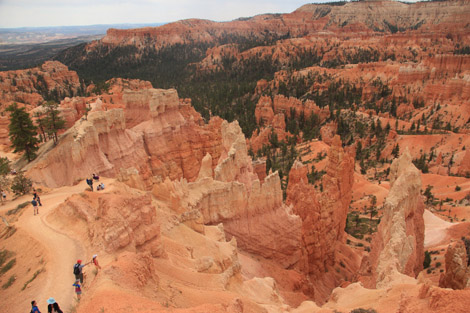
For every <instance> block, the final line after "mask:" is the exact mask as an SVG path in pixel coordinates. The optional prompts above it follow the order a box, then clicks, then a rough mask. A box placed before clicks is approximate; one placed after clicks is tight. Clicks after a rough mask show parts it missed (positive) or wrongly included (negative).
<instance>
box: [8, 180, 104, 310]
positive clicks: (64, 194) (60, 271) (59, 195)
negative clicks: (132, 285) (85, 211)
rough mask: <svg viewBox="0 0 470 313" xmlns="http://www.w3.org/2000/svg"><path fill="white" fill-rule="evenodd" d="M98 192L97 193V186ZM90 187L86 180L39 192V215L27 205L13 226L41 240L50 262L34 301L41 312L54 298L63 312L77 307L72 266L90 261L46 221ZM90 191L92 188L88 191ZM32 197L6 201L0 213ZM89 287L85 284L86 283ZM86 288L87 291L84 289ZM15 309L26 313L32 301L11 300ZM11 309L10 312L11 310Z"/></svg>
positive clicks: (76, 244)
mask: <svg viewBox="0 0 470 313" xmlns="http://www.w3.org/2000/svg"><path fill="white" fill-rule="evenodd" d="M112 181H113V179H101V180H100V182H104V184H105V185H106V186H109V185H110V183H112ZM94 187H95V192H96V185H95V186H94ZM87 188H88V186H87V185H86V183H85V181H83V182H80V183H79V184H77V185H75V186H66V187H61V188H56V189H52V190H51V191H50V192H48V193H44V194H43V193H39V196H40V197H41V203H42V206H39V215H36V216H35V215H34V214H33V207H32V206H31V205H28V206H27V207H26V208H25V209H24V212H23V213H22V215H21V216H20V217H19V219H18V221H17V222H15V223H14V225H15V226H16V227H17V228H18V229H21V230H23V231H24V232H26V233H27V234H28V235H30V236H31V237H33V238H35V239H36V240H38V241H39V242H40V243H41V244H42V245H43V246H44V248H45V250H46V251H47V255H45V256H44V260H48V261H47V263H46V265H45V269H46V271H45V273H42V274H41V275H44V274H45V276H46V277H45V278H43V284H42V285H41V287H40V288H39V289H38V291H37V294H36V296H35V298H34V299H36V302H37V303H38V307H39V310H40V311H41V312H44V311H45V312H47V302H46V301H47V299H49V298H50V297H53V298H54V299H55V300H56V301H57V302H58V303H59V305H60V307H61V309H62V310H63V311H64V313H67V312H71V310H72V308H73V306H74V305H75V304H76V295H75V291H74V287H73V286H72V284H73V283H74V281H75V277H74V275H73V265H74V264H75V263H76V261H77V259H82V260H83V264H84V263H86V262H88V261H89V260H88V257H90V258H91V256H89V255H87V254H85V252H86V251H85V250H84V248H83V246H82V245H81V244H80V242H79V241H78V240H76V239H74V238H71V237H69V236H68V235H66V234H64V233H63V232H61V231H60V230H58V229H56V228H55V227H54V226H53V225H51V224H49V223H48V222H47V216H48V215H49V214H50V213H51V212H52V211H53V210H54V209H55V208H56V207H57V206H59V205H60V204H62V203H63V202H64V201H65V200H66V199H67V198H68V197H70V196H71V195H73V194H78V193H81V192H83V191H85V190H87ZM88 190H89V189H88ZM32 199H33V196H32V195H31V194H28V195H25V196H21V197H19V198H17V199H15V200H12V201H7V202H6V203H4V205H3V206H2V207H1V209H0V213H2V215H4V213H5V212H6V211H7V210H10V209H14V208H16V207H17V205H19V204H21V203H24V202H26V201H31V200H32ZM85 287H86V282H85ZM83 289H85V288H83ZM12 300H13V301H12V303H15V306H16V308H9V310H8V311H11V312H23V311H25V309H26V310H29V309H28V308H30V307H31V304H30V303H31V302H30V301H31V299H23V298H21V296H19V297H18V299H12ZM23 302H25V303H23ZM10 309H11V310H10Z"/></svg>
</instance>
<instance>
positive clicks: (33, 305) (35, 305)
mask: <svg viewBox="0 0 470 313" xmlns="http://www.w3.org/2000/svg"><path fill="white" fill-rule="evenodd" d="M31 306H32V308H31V313H35V312H38V313H41V311H39V309H38V305H37V304H36V300H33V301H31Z"/></svg>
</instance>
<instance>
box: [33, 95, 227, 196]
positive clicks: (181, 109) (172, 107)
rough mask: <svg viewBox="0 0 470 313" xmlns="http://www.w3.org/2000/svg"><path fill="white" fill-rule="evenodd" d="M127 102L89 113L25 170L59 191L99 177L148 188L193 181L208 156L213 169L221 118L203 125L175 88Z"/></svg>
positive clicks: (128, 98)
mask: <svg viewBox="0 0 470 313" xmlns="http://www.w3.org/2000/svg"><path fill="white" fill-rule="evenodd" d="M123 101H124V105H125V108H124V109H112V110H108V111H93V112H90V114H89V115H88V119H87V120H85V119H81V120H79V121H77V122H76V123H75V125H74V126H73V127H71V128H70V129H69V130H67V132H66V133H64V134H63V135H62V136H61V138H60V140H59V143H58V145H57V146H56V147H52V143H47V144H46V146H45V147H44V148H43V150H41V154H40V156H39V157H38V158H37V159H36V160H35V161H34V162H32V163H31V164H29V165H28V167H27V170H28V172H29V175H30V176H31V177H32V178H33V179H34V181H36V182H37V183H40V184H44V185H47V186H51V187H56V186H62V185H71V184H74V183H76V182H77V181H78V180H80V179H84V178H85V177H89V176H90V175H91V173H98V174H101V175H104V176H108V177H121V178H122V179H123V180H124V181H128V182H132V184H134V186H138V187H139V188H143V187H144V188H150V187H151V185H152V183H153V181H154V180H156V181H163V180H164V179H165V177H170V179H179V178H182V177H184V178H186V179H188V180H190V181H193V180H195V179H196V178H197V175H198V171H199V168H200V164H201V161H202V159H203V157H204V156H205V155H206V154H207V153H210V154H211V156H213V158H214V159H213V164H212V166H213V167H215V163H216V162H217V160H218V158H219V156H220V153H221V144H222V143H221V135H220V124H221V119H219V118H214V119H212V120H211V121H210V123H209V124H207V125H205V124H204V123H203V121H202V118H201V116H200V115H199V114H198V113H196V112H195V111H194V109H193V108H192V107H191V106H190V104H189V103H186V102H179V101H178V95H177V93H176V91H175V90H155V89H143V90H140V91H127V92H125V94H124V96H123ZM128 124H129V125H131V126H133V125H135V127H133V128H131V129H129V128H128V127H127V125H128ZM139 181H140V182H139Z"/></svg>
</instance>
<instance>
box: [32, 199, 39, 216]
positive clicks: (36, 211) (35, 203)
mask: <svg viewBox="0 0 470 313" xmlns="http://www.w3.org/2000/svg"><path fill="white" fill-rule="evenodd" d="M31 204H32V205H33V209H34V215H36V214H39V209H38V202H37V201H36V198H33V201H31Z"/></svg>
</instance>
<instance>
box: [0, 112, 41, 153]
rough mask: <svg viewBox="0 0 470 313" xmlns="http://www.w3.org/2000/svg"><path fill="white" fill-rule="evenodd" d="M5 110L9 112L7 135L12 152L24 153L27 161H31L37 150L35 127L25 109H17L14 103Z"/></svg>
mask: <svg viewBox="0 0 470 313" xmlns="http://www.w3.org/2000/svg"><path fill="white" fill-rule="evenodd" d="M6 110H7V111H8V112H11V113H10V125H9V126H8V128H9V133H8V134H9V136H10V141H11V143H12V147H13V148H15V150H14V151H13V152H23V151H24V152H25V156H26V158H27V159H28V161H31V160H33V159H34V158H35V157H36V151H37V150H38V147H37V143H38V139H37V138H36V135H37V132H36V126H34V124H33V121H32V120H31V118H30V117H29V114H28V112H26V110H25V108H19V107H18V105H17V104H16V103H13V104H12V105H10V106H9V107H8V108H7V109H6Z"/></svg>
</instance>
